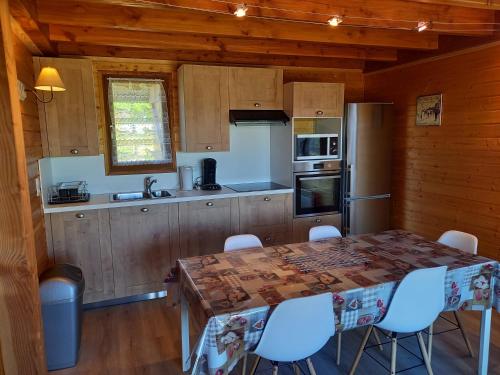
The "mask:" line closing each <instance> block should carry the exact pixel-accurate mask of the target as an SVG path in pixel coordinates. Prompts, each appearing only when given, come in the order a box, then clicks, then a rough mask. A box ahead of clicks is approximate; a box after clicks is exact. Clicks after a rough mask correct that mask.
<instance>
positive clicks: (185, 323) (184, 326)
mask: <svg viewBox="0 0 500 375" xmlns="http://www.w3.org/2000/svg"><path fill="white" fill-rule="evenodd" d="M181 341H182V371H184V372H187V371H189V369H190V368H191V358H190V350H189V304H188V302H187V300H186V296H185V295H184V293H182V292H181Z"/></svg>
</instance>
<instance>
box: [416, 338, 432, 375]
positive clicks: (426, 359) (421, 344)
mask: <svg viewBox="0 0 500 375" xmlns="http://www.w3.org/2000/svg"><path fill="white" fill-rule="evenodd" d="M417 339H418V345H419V347H420V352H421V353H422V357H423V358H424V364H425V368H426V369H427V374H429V375H434V373H433V372H432V367H431V361H430V359H429V356H428V355H427V350H425V344H424V339H423V338H422V332H417Z"/></svg>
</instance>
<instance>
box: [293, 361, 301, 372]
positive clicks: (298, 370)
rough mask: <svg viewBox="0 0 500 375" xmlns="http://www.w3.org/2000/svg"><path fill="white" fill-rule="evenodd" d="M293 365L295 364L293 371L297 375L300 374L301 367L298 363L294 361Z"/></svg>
mask: <svg viewBox="0 0 500 375" xmlns="http://www.w3.org/2000/svg"><path fill="white" fill-rule="evenodd" d="M292 366H293V373H294V374H295V375H300V368H299V366H298V365H297V363H295V362H293V363H292Z"/></svg>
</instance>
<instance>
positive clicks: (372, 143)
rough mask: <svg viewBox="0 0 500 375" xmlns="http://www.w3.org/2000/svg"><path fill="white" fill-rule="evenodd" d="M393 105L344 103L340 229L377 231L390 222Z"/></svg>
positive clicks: (350, 231) (386, 226)
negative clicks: (341, 223) (341, 221)
mask: <svg viewBox="0 0 500 375" xmlns="http://www.w3.org/2000/svg"><path fill="white" fill-rule="evenodd" d="M392 123H393V105H392V104H381V103H349V104H347V106H346V121H345V124H346V131H345V137H346V139H345V142H346V143H345V144H346V148H345V154H344V161H345V162H344V169H343V196H344V199H343V218H342V219H343V229H344V232H345V233H346V234H361V233H371V232H379V231H383V230H386V229H389V226H390V207H391V204H390V198H391V143H392V139H391V136H392Z"/></svg>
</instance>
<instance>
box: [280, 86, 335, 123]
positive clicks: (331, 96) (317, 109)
mask: <svg viewBox="0 0 500 375" xmlns="http://www.w3.org/2000/svg"><path fill="white" fill-rule="evenodd" d="M290 90H292V92H290ZM285 91H286V94H285V96H286V100H285V101H286V102H287V104H286V106H287V107H289V106H290V105H291V106H292V109H291V113H292V116H294V117H342V116H343V114H344V84H343V83H317V82H293V83H289V84H287V85H286V87H285ZM290 98H293V99H292V100H291V104H290ZM287 112H288V113H290V109H289V108H287Z"/></svg>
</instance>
